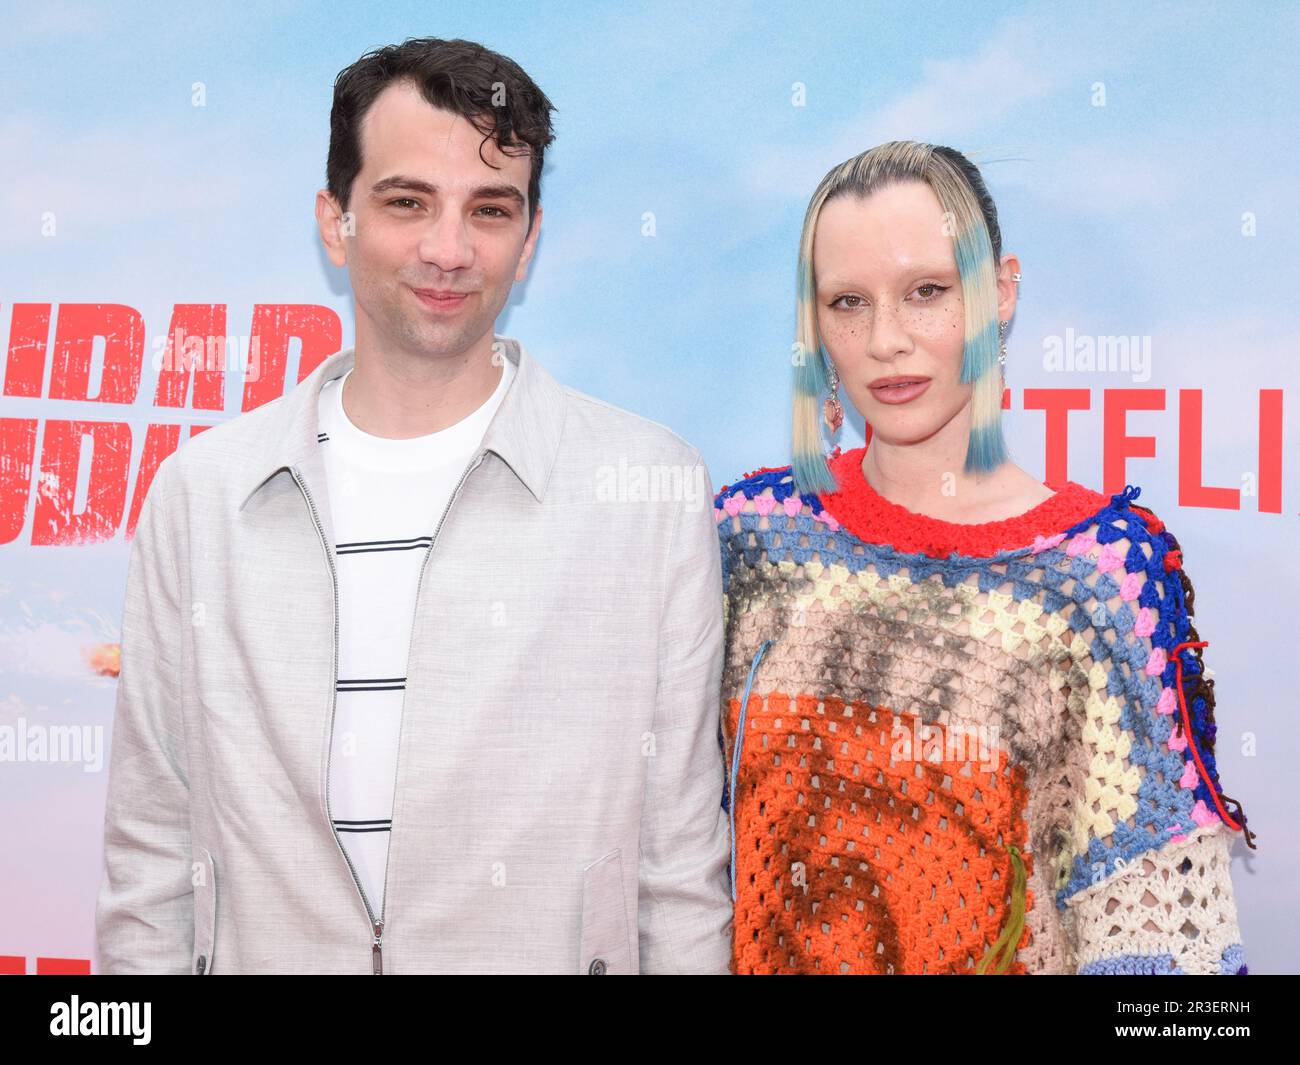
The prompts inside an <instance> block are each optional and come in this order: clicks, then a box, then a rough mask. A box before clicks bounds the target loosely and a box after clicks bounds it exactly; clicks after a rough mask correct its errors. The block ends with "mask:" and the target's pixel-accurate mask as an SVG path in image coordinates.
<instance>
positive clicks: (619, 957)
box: [578, 849, 635, 976]
mask: <svg viewBox="0 0 1300 1065" xmlns="http://www.w3.org/2000/svg"><path fill="white" fill-rule="evenodd" d="M634 971H635V969H634V967H633V964H632V949H631V947H630V946H629V945H628V920H627V904H626V902H625V900H624V894H623V855H622V850H621V849H618V850H612V851H610V852H609V853H608V854H607V855H605V856H604V857H603V858H601V859H599V860H598V861H595V862H592V863H591V864H590V865H589V866H587V867H586V869H584V870H583V873H582V936H581V946H580V954H579V957H578V972H579V973H583V974H589V975H591V976H603V975H606V974H608V975H612V976H613V975H621V974H625V973H632V972H634Z"/></svg>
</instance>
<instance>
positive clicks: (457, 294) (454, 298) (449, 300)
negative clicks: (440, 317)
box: [408, 286, 471, 311]
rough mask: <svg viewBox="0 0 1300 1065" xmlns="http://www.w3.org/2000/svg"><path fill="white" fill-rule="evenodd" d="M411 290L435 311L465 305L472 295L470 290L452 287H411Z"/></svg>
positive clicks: (454, 308)
mask: <svg viewBox="0 0 1300 1065" xmlns="http://www.w3.org/2000/svg"><path fill="white" fill-rule="evenodd" d="M408 287H409V286H408ZM411 292H412V293H414V294H415V298H416V299H418V300H419V301H420V302H421V303H423V304H424V305H425V306H426V307H428V308H429V309H430V310H434V311H454V310H456V309H457V308H459V307H462V306H464V304H465V301H466V300H467V299H469V297H470V295H471V293H470V292H467V291H463V290H461V291H458V290H457V289H451V288H443V289H437V288H411Z"/></svg>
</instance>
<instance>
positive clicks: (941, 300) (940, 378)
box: [813, 181, 974, 445]
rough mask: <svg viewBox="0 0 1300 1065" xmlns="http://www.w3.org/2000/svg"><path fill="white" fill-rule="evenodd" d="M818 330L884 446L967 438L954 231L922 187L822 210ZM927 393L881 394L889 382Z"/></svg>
mask: <svg viewBox="0 0 1300 1065" xmlns="http://www.w3.org/2000/svg"><path fill="white" fill-rule="evenodd" d="M813 276H814V277H815V278H816V279H817V290H816V294H815V299H816V303H817V328H818V330H819V332H820V333H821V338H822V343H823V344H824V345H825V347H826V350H827V352H828V353H829V354H830V357H831V361H832V362H833V363H834V364H835V368H836V370H837V371H838V372H839V375H840V388H841V391H842V392H843V394H844V395H845V397H846V398H847V399H848V401H849V402H851V403H852V404H853V406H854V407H856V408H857V410H858V412H859V413H860V414H861V415H862V417H863V418H864V419H865V420H866V421H867V423H868V424H869V425H870V426H871V430H872V433H873V434H874V435H875V436H877V437H879V438H880V439H881V440H882V441H884V442H885V443H889V444H899V445H902V444H913V443H918V442H920V441H923V440H927V439H929V438H930V437H932V436H934V435H935V434H936V433H938V432H940V431H941V430H943V429H944V428H945V427H951V430H952V432H953V433H954V434H958V433H959V434H960V438H961V440H962V441H963V442H964V440H965V437H966V434H967V432H968V430H969V413H968V412H967V408H968V406H969V404H970V398H971V392H972V390H973V388H974V385H973V384H961V383H960V382H959V378H960V376H961V363H962V349H963V346H964V342H965V335H966V318H965V308H964V306H963V302H962V290H961V281H960V278H959V277H958V273H957V260H956V257H955V255H954V252H953V241H952V234H951V227H950V226H948V227H945V222H944V216H943V209H942V207H941V206H940V205H939V200H938V198H937V197H936V196H935V194H934V192H933V190H932V189H931V188H930V186H929V185H928V184H926V183H925V182H922V181H909V182H906V183H904V184H897V185H890V186H888V187H886V188H883V189H879V190H877V191H876V192H874V193H872V194H871V195H870V196H868V197H866V198H865V199H861V198H859V197H857V196H852V195H846V196H838V197H836V198H835V199H833V200H831V201H830V202H829V203H827V204H825V205H824V206H823V207H822V210H821V214H820V216H819V218H818V221H817V229H816V232H815V233H814V236H813ZM900 377H901V378H905V379H910V380H912V381H914V382H926V384H924V386H921V387H918V386H915V385H913V386H903V387H898V388H889V387H885V385H886V384H887V382H888V381H890V380H892V379H895V378H900Z"/></svg>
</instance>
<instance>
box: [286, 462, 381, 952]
mask: <svg viewBox="0 0 1300 1065" xmlns="http://www.w3.org/2000/svg"><path fill="white" fill-rule="evenodd" d="M289 473H290V474H291V475H292V476H293V479H294V483H295V484H297V485H298V487H299V489H301V490H302V494H303V498H305V499H306V500H307V506H308V507H309V508H311V518H312V521H314V522H315V523H316V532H317V533H318V534H319V535H320V542H321V546H322V547H324V548H325V559H326V561H327V562H328V563H329V567H330V583H331V585H332V586H333V588H334V653H333V658H332V659H331V662H332V666H331V668H330V673H331V674H332V675H331V677H330V739H329V748H328V750H327V752H326V755H325V816H326V817H328V818H329V822H330V832H331V833H332V834H333V836H334V843H335V845H336V846H337V847H338V849H339V853H340V854H341V855H343V860H344V861H345V862H347V863H348V872H350V873H351V874H352V880H353V882H354V883H355V884H356V885H357V891H358V892H360V893H361V902H362V905H364V906H365V908H366V916H367V917H368V918H369V919H370V926H371V935H373V936H374V940H373V942H372V944H371V948H370V956H371V963H372V967H373V969H372V971H373V972H374V974H375V975H376V976H378V975H380V974H381V973H382V972H383V971H384V958H383V953H382V950H381V948H380V940H381V938H382V937H383V934H384V922H383V919H382V917H381V918H380V919H378V920H376V919H375V911H374V910H373V909H372V908H371V906H370V900H369V899H368V898H366V889H365V888H363V887H362V886H361V878H360V877H359V876H357V870H356V867H355V866H354V865H353V864H352V859H351V858H349V857H348V852H347V851H346V850H345V849H344V847H343V841H342V840H340V839H339V834H338V830H337V829H336V828H335V827H334V813H333V811H332V810H331V809H330V763H331V762H332V761H333V755H334V712H335V710H336V708H337V705H338V694H339V693H338V668H339V665H338V663H339V578H338V570H336V569H335V567H334V552H333V551H332V550H331V549H330V545H329V541H327V540H326V539H325V528H324V526H323V525H321V522H320V514H319V513H317V511H316V501H315V500H313V499H312V497H311V492H310V491H308V489H307V485H306V483H305V482H304V481H303V479H302V478H301V477H299V476H298V468H297V467H296V466H290V467H289Z"/></svg>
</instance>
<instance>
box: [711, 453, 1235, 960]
mask: <svg viewBox="0 0 1300 1065" xmlns="http://www.w3.org/2000/svg"><path fill="white" fill-rule="evenodd" d="M865 450H866V449H865V448H857V449H854V450H851V451H847V452H844V453H842V454H841V453H840V452H839V450H838V449H837V450H836V452H835V454H834V455H832V456H831V469H832V472H833V473H834V474H835V477H836V480H837V482H838V490H837V491H836V492H834V493H826V494H824V495H822V496H818V495H815V494H805V495H801V496H798V497H796V496H795V495H794V492H793V482H792V477H791V471H790V467H789V466H786V467H782V468H764V469H761V470H759V471H757V472H756V473H753V474H750V475H749V476H747V477H746V478H745V479H744V480H742V481H740V482H739V483H737V484H735V485H731V486H724V487H723V488H722V490H721V491H720V492H719V493H718V494H717V497H716V499H715V501H714V502H715V516H716V519H717V522H718V532H719V537H720V540H721V549H722V569H723V580H724V586H725V595H724V611H725V617H726V622H727V635H726V654H725V661H724V668H723V689H722V700H723V701H722V726H721V727H722V732H721V735H720V742H721V743H722V746H723V752H724V756H725V759H726V764H727V767H728V779H727V783H726V791H725V794H724V796H723V805H724V807H726V808H727V809H728V810H729V811H730V815H731V818H732V840H733V843H732V846H733V857H732V868H731V876H732V885H733V886H732V891H733V897H734V900H735V922H734V941H733V954H732V966H733V969H734V971H735V972H737V973H781V972H821V973H841V972H844V973H985V972H989V973H996V972H1006V973H1074V972H1078V973H1133V974H1157V973H1234V974H1235V973H1244V972H1245V971H1246V969H1245V965H1244V959H1243V956H1242V949H1241V936H1240V933H1239V931H1238V928H1237V919H1236V906H1235V902H1234V899H1233V895H1232V883H1231V880H1230V878H1229V872H1228V865H1229V857H1228V847H1229V843H1230V841H1231V839H1232V838H1233V837H1234V835H1235V834H1236V833H1237V832H1242V833H1244V834H1245V837H1246V840H1247V843H1248V844H1249V845H1251V846H1253V842H1252V841H1251V838H1250V837H1251V834H1250V832H1249V830H1248V829H1246V827H1245V818H1244V815H1243V814H1242V812H1241V809H1240V805H1239V804H1236V803H1235V800H1231V799H1228V798H1227V797H1226V796H1224V795H1223V793H1222V792H1221V791H1220V789H1219V783H1218V777H1217V774H1216V770H1215V758H1214V733H1215V726H1214V715H1213V708H1214V694H1213V681H1212V680H1211V679H1209V678H1208V677H1207V676H1206V675H1205V672H1204V670H1203V667H1202V660H1201V653H1200V648H1201V647H1203V646H1204V643H1203V642H1202V641H1200V639H1199V637H1198V636H1197V634H1196V631H1195V629H1194V628H1193V627H1192V616H1191V615H1192V600H1193V590H1192V586H1191V583H1190V582H1189V580H1188V579H1187V576H1186V574H1185V573H1184V572H1183V567H1182V558H1181V553H1180V551H1179V548H1178V543H1177V541H1176V540H1175V539H1174V537H1173V535H1172V534H1171V533H1170V532H1169V531H1168V530H1166V529H1165V528H1164V525H1163V524H1162V523H1161V522H1160V520H1159V519H1158V518H1157V517H1156V516H1155V515H1154V514H1153V513H1152V512H1151V511H1150V510H1147V509H1146V508H1143V507H1140V506H1136V505H1135V504H1134V500H1135V499H1136V498H1137V497H1138V494H1139V491H1140V489H1138V488H1134V487H1131V486H1130V487H1128V488H1126V489H1125V491H1124V492H1122V493H1119V494H1117V495H1114V496H1112V497H1110V498H1106V497H1105V496H1101V495H1098V494H1097V493H1095V492H1092V491H1090V490H1089V489H1087V488H1085V487H1083V486H1082V485H1079V484H1076V483H1074V482H1069V483H1067V484H1066V485H1065V486H1064V487H1063V488H1062V489H1061V490H1060V491H1058V492H1057V493H1056V494H1055V495H1054V496H1052V497H1051V498H1049V499H1047V500H1046V501H1044V502H1042V503H1040V504H1039V505H1037V506H1035V507H1033V508H1032V509H1031V510H1029V511H1027V512H1025V513H1024V514H1021V515H1018V516H1016V517H1013V518H1009V519H1007V520H1004V521H995V522H989V523H986V524H980V525H967V524H955V523H950V522H945V521H941V520H938V519H934V518H929V517H926V516H923V515H919V514H916V513H913V512H912V511H909V510H907V509H905V508H903V507H901V506H898V505H897V504H894V503H891V502H890V501H888V500H886V499H884V498H883V497H882V496H880V495H879V494H878V493H877V492H875V491H874V490H873V489H872V488H871V486H870V485H869V484H868V483H867V481H866V479H865V477H864V476H863V473H862V467H861V462H862V456H863V453H864V452H865Z"/></svg>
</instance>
